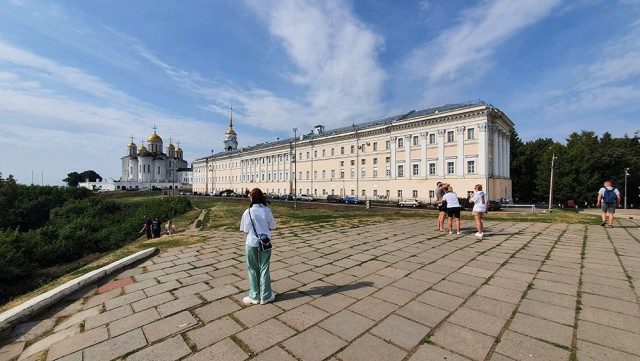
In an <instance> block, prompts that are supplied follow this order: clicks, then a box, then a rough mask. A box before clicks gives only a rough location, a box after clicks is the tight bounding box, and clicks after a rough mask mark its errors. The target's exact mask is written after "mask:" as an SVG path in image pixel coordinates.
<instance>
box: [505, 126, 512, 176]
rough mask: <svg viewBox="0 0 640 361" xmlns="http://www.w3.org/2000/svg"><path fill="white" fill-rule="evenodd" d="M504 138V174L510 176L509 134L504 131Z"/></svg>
mask: <svg viewBox="0 0 640 361" xmlns="http://www.w3.org/2000/svg"><path fill="white" fill-rule="evenodd" d="M505 139H506V142H505V143H506V145H507V151H506V152H505V163H506V170H505V173H504V176H505V177H506V178H511V134H509V133H506V136H505Z"/></svg>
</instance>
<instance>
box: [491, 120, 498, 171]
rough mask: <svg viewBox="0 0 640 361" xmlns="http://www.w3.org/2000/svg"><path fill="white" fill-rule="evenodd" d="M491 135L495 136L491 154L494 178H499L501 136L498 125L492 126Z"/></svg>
mask: <svg viewBox="0 0 640 361" xmlns="http://www.w3.org/2000/svg"><path fill="white" fill-rule="evenodd" d="M490 129H491V133H492V135H493V144H492V146H491V151H492V152H491V154H492V160H493V162H492V163H493V164H492V165H493V172H492V173H493V178H498V176H499V175H500V159H499V158H500V136H499V130H498V129H499V128H498V126H497V125H495V124H494V125H491V128H490Z"/></svg>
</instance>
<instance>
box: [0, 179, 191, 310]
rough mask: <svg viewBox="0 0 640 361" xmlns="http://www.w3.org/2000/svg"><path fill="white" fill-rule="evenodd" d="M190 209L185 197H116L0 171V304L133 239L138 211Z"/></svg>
mask: <svg viewBox="0 0 640 361" xmlns="http://www.w3.org/2000/svg"><path fill="white" fill-rule="evenodd" d="M191 209H192V206H191V202H190V200H189V199H188V198H186V197H167V198H154V199H150V200H147V201H144V202H121V201H118V200H115V199H110V198H107V197H105V196H103V195H98V194H93V193H92V192H91V191H90V190H87V189H84V188H58V187H51V186H26V185H21V184H17V183H16V181H15V179H14V178H13V177H12V176H9V177H8V178H6V179H4V178H3V177H2V175H1V174H0V304H2V303H5V302H7V301H9V300H10V299H12V298H14V297H16V296H19V295H22V294H24V293H26V292H29V291H31V290H34V289H36V288H38V287H40V286H42V285H44V284H47V283H49V282H51V281H52V280H54V279H56V278H58V277H60V276H62V275H64V274H67V273H69V272H72V271H74V270H76V269H78V268H81V267H83V266H85V265H86V264H88V263H90V262H91V261H93V260H95V259H97V258H99V257H100V256H101V255H103V254H105V253H107V252H110V251H112V250H115V249H118V248H120V247H122V246H123V245H124V244H126V243H128V242H131V241H133V240H135V239H137V238H138V237H139V233H138V231H139V230H140V229H141V227H142V224H143V217H144V215H150V216H154V217H155V216H160V217H162V218H163V219H169V218H173V217H175V216H177V215H180V214H183V213H185V212H187V211H188V210H191Z"/></svg>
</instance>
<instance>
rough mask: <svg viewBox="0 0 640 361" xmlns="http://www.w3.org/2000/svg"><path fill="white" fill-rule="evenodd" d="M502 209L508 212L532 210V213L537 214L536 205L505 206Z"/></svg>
mask: <svg viewBox="0 0 640 361" xmlns="http://www.w3.org/2000/svg"><path fill="white" fill-rule="evenodd" d="M502 209H504V210H505V211H508V210H510V209H514V210H515V209H517V210H520V209H530V210H531V213H536V205H535V204H503V205H502Z"/></svg>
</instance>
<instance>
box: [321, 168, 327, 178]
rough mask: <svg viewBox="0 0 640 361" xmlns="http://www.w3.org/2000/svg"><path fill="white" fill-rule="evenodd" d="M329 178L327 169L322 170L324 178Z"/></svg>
mask: <svg viewBox="0 0 640 361" xmlns="http://www.w3.org/2000/svg"><path fill="white" fill-rule="evenodd" d="M325 178H327V171H326V170H324V169H323V170H322V179H325Z"/></svg>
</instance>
